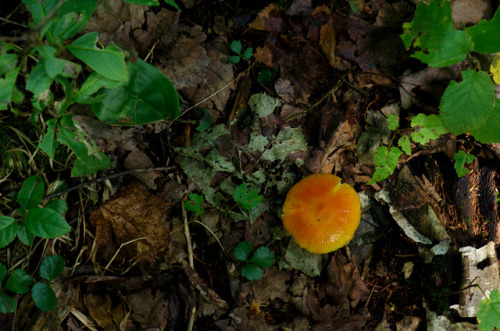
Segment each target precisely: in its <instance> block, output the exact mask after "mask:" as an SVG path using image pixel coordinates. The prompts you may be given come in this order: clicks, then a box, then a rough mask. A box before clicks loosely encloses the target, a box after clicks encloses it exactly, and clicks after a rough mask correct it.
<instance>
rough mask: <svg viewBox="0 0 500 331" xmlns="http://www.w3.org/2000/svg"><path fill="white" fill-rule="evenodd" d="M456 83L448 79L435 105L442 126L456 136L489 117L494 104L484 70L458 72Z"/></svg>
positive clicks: (491, 86)
mask: <svg viewBox="0 0 500 331" xmlns="http://www.w3.org/2000/svg"><path fill="white" fill-rule="evenodd" d="M462 77H463V80H462V82H460V83H457V82H455V81H451V82H450V84H449V85H448V87H447V88H446V90H445V91H444V94H443V96H442V97H441V103H440V105H439V110H440V114H439V115H440V117H441V120H442V121H443V125H444V126H445V127H446V128H447V129H448V130H450V131H451V132H452V133H453V134H455V135H459V134H462V133H465V132H468V131H472V130H477V129H479V128H480V127H481V126H482V125H484V124H485V123H486V121H488V120H491V119H490V117H491V116H492V111H493V106H494V104H495V85H494V84H493V82H492V81H491V78H490V77H489V76H488V74H487V73H485V72H484V71H479V72H474V71H472V70H467V71H463V72H462Z"/></svg>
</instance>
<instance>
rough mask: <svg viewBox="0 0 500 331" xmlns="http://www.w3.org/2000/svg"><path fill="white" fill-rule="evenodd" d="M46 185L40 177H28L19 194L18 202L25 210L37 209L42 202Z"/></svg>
mask: <svg viewBox="0 0 500 331" xmlns="http://www.w3.org/2000/svg"><path fill="white" fill-rule="evenodd" d="M44 192H45V183H44V181H43V179H42V177H40V176H31V177H28V179H26V180H25V181H24V182H23V186H21V189H20V190H19V192H18V193H17V202H19V205H20V206H21V207H22V208H24V209H31V208H35V207H36V206H38V205H39V204H40V202H42V199H43V194H44Z"/></svg>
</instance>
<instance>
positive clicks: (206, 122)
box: [195, 108, 212, 132]
mask: <svg viewBox="0 0 500 331" xmlns="http://www.w3.org/2000/svg"><path fill="white" fill-rule="evenodd" d="M195 111H196V115H198V116H201V118H200V125H198V126H197V127H196V131H198V132H205V131H207V130H208V129H209V128H210V126H212V116H210V113H209V112H208V111H207V110H206V109H205V108H195Z"/></svg>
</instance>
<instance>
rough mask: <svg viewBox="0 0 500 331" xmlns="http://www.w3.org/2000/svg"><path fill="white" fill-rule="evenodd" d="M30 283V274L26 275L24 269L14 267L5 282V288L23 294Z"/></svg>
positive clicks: (27, 289) (31, 281)
mask: <svg viewBox="0 0 500 331" xmlns="http://www.w3.org/2000/svg"><path fill="white" fill-rule="evenodd" d="M31 284H33V279H31V276H30V275H26V272H25V271H24V269H16V270H14V271H13V272H12V274H11V275H10V277H9V279H8V280H7V283H5V288H6V289H7V290H9V291H12V292H14V293H17V294H25V293H28V291H29V290H30V286H31Z"/></svg>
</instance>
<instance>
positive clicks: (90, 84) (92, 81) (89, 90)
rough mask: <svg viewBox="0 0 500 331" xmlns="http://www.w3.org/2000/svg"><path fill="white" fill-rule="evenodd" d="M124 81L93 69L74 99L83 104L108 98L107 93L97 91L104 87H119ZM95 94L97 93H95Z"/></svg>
mask: <svg viewBox="0 0 500 331" xmlns="http://www.w3.org/2000/svg"><path fill="white" fill-rule="evenodd" d="M120 84H122V82H119V81H115V80H111V79H108V78H106V77H104V76H103V75H100V74H98V73H97V72H95V71H93V72H92V73H91V74H90V75H89V77H88V78H87V79H86V80H85V82H84V83H83V85H82V87H81V88H80V89H79V90H78V92H76V93H75V94H74V95H73V101H74V102H77V103H82V104H92V103H97V102H102V101H103V100H104V99H106V93H97V94H96V92H98V91H99V90H101V89H102V88H103V87H104V88H108V89H114V88H117V87H118V86H119V85H120ZM94 94H95V95H94Z"/></svg>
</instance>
